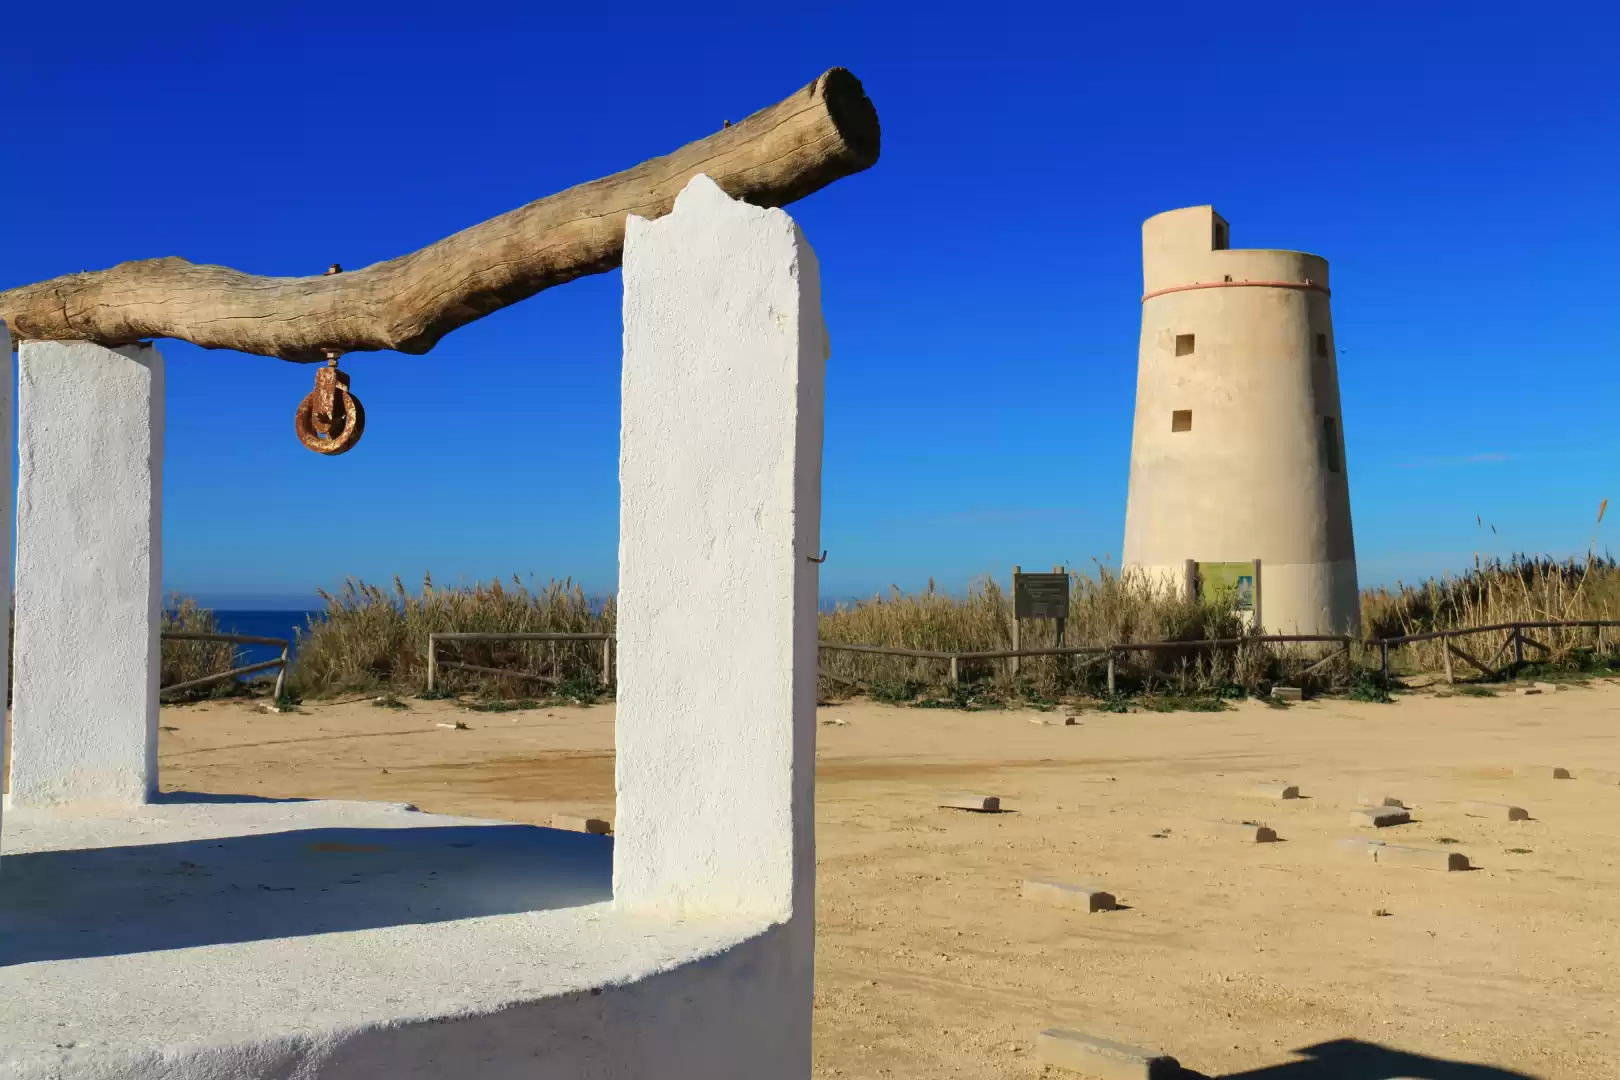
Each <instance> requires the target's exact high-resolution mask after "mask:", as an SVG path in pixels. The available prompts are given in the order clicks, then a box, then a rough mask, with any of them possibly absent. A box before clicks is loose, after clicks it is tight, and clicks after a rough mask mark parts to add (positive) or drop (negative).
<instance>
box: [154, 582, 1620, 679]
mask: <svg viewBox="0 0 1620 1080" xmlns="http://www.w3.org/2000/svg"><path fill="white" fill-rule="evenodd" d="M1071 590H1072V591H1071V602H1070V613H1071V614H1070V618H1069V620H1068V624H1067V627H1066V634H1065V644H1068V645H1105V644H1111V643H1117V642H1146V641H1176V642H1187V643H1188V647H1187V648H1186V649H1178V650H1174V651H1170V652H1164V653H1155V654H1148V653H1137V654H1134V655H1133V660H1132V662H1131V663H1129V664H1121V666H1120V667H1119V669H1118V672H1117V676H1118V677H1117V686H1118V688H1119V691H1120V693H1121V694H1129V695H1136V696H1140V697H1144V698H1145V699H1146V702H1147V703H1148V704H1150V705H1151V704H1152V703H1153V702H1154V701H1155V700H1157V701H1170V702H1182V703H1190V702H1193V701H1194V700H1198V701H1205V702H1207V701H1210V700H1217V701H1218V700H1219V699H1221V698H1225V697H1233V696H1240V695H1242V694H1245V693H1256V692H1263V691H1264V690H1266V689H1267V688H1268V687H1269V686H1270V685H1272V684H1275V683H1277V682H1289V683H1293V682H1295V681H1297V679H1298V676H1299V673H1300V671H1301V669H1302V668H1303V667H1305V666H1306V665H1307V664H1308V663H1310V662H1311V661H1314V660H1315V659H1317V657H1318V656H1319V655H1320V653H1317V652H1313V651H1312V647H1310V646H1304V647H1286V646H1282V647H1280V646H1272V645H1267V644H1264V643H1261V642H1255V641H1245V642H1244V643H1243V644H1241V645H1239V646H1237V647H1236V648H1231V647H1222V648H1216V649H1211V648H1205V647H1200V646H1198V644H1197V643H1198V642H1200V641H1206V640H1209V639H1212V638H1234V637H1243V636H1244V634H1243V631H1242V628H1241V626H1240V624H1239V622H1238V621H1237V619H1236V617H1235V616H1233V615H1232V614H1231V613H1229V612H1223V611H1219V610H1216V609H1213V608H1207V607H1203V606H1201V605H1199V604H1198V603H1196V602H1192V601H1189V600H1187V599H1185V598H1183V597H1181V596H1180V595H1178V594H1177V593H1176V591H1175V590H1173V589H1171V588H1169V587H1166V586H1162V585H1159V584H1157V583H1155V582H1154V581H1152V580H1149V579H1145V578H1138V577H1133V576H1130V575H1126V576H1123V577H1122V576H1120V575H1117V574H1114V573H1111V572H1109V571H1108V570H1106V569H1105V568H1102V567H1100V566H1099V567H1097V568H1096V569H1095V570H1094V572H1093V573H1092V574H1089V575H1087V574H1075V575H1074V576H1073V583H1072V586H1071ZM322 596H323V598H324V599H325V601H326V605H327V609H326V613H325V616H324V617H321V618H317V619H314V620H312V621H311V625H310V627H309V629H308V631H307V632H305V633H304V634H303V635H302V636H301V639H300V642H299V646H298V652H297V658H296V660H295V661H294V665H293V670H292V672H291V674H290V678H291V685H292V687H293V689H294V690H295V692H298V693H303V694H309V695H323V694H336V693H346V692H378V691H388V692H392V693H397V694H419V693H420V692H421V691H422V689H423V687H424V686H425V683H426V674H427V671H426V656H425V646H426V642H427V635H428V634H429V633H431V632H451V631H462V632H478V631H483V632H552V633H556V632H572V633H583V632H589V633H612V632H613V631H614V621H615V620H614V605H613V601H612V599H611V598H606V599H603V600H597V601H593V600H592V599H590V598H588V597H587V596H586V595H585V593H584V592H583V591H582V590H581V589H580V588H579V587H578V586H577V585H574V584H573V583H572V582H571V581H551V582H549V583H547V584H546V585H544V586H540V587H533V588H526V587H525V586H524V585H523V584H522V583H521V582H520V581H519V580H518V579H516V578H514V579H513V581H512V584H511V585H504V584H502V583H501V582H498V581H497V582H493V583H491V584H487V585H476V586H473V587H470V588H449V589H440V588H435V587H434V585H433V583H432V581H431V580H427V581H425V582H424V585H423V589H422V592H421V594H420V595H412V594H411V593H408V592H407V591H406V590H405V588H404V586H403V584H402V583H401V582H400V581H398V580H397V579H396V580H395V581H394V583H393V588H392V589H391V590H384V589H381V588H378V587H376V586H372V585H367V584H365V583H363V582H359V581H350V582H349V583H348V584H347V586H346V587H345V588H344V589H343V590H342V591H341V592H340V593H338V594H336V595H327V594H325V593H323V594H322ZM183 610H184V612H185V614H184V615H182V616H181V618H182V619H185V620H190V622H189V623H188V628H196V627H198V626H200V625H202V623H201V622H200V621H199V620H202V619H204V618H206V616H207V613H206V612H199V611H197V610H196V608H195V606H194V605H189V606H186V607H185V608H184V609H183ZM1362 612H1363V620H1364V629H1365V632H1366V633H1367V635H1368V636H1369V637H1372V636H1390V635H1398V634H1408V633H1419V632H1423V631H1426V630H1433V629H1444V628H1450V627H1466V626H1479V625H1486V624H1491V623H1499V622H1513V621H1537V620H1568V619H1599V618H1606V619H1620V567H1617V565H1616V563H1615V562H1614V561H1613V560H1612V559H1609V558H1606V557H1595V556H1594V557H1593V558H1590V559H1586V560H1575V561H1565V562H1558V561H1554V560H1551V559H1536V558H1526V557H1518V558H1513V559H1509V560H1507V561H1505V562H1487V561H1480V562H1478V563H1477V564H1476V565H1475V566H1474V567H1473V568H1471V569H1470V570H1469V571H1468V572H1466V573H1464V574H1462V575H1460V576H1456V577H1446V578H1438V579H1433V580H1429V581H1425V582H1422V583H1420V584H1417V585H1411V586H1408V585H1400V586H1397V588H1395V589H1373V590H1369V591H1367V592H1366V593H1364V594H1363V597H1362ZM1055 634H1056V627H1055V624H1053V623H1051V622H1026V623H1025V624H1024V626H1023V629H1022V635H1023V636H1022V644H1023V646H1024V647H1026V648H1040V647H1044V646H1050V645H1054V644H1056V640H1055ZM1531 636H1532V637H1535V638H1536V639H1537V640H1539V641H1541V642H1544V643H1545V644H1547V645H1548V646H1549V648H1550V649H1551V652H1550V654H1549V655H1548V656H1546V657H1540V656H1538V655H1536V652H1535V650H1531V651H1530V652H1529V654H1528V656H1529V658H1531V659H1534V660H1537V661H1541V663H1539V664H1538V667H1537V673H1541V672H1546V671H1549V670H1566V671H1583V670H1584V671H1590V670H1593V669H1595V668H1603V669H1605V670H1607V668H1608V664H1609V658H1608V655H1604V656H1601V657H1600V656H1599V655H1598V654H1597V651H1596V650H1595V648H1594V646H1595V645H1596V643H1597V639H1596V635H1595V632H1594V631H1592V630H1585V631H1543V632H1539V633H1533V634H1532V635H1531ZM821 637H822V639H823V640H825V641H833V642H845V643H852V644H863V645H884V646H891V647H899V648H910V649H921V650H927V651H935V652H980V651H995V650H1002V649H1010V648H1011V647H1012V604H1011V599H1010V597H1008V596H1007V595H1006V594H1004V593H1003V591H1002V590H1001V588H1000V587H999V586H998V585H997V584H996V582H995V581H994V580H993V579H990V578H985V579H984V580H982V581H980V582H978V583H977V584H975V585H974V586H973V587H972V588H971V589H969V590H968V592H967V594H966V595H964V596H959V597H953V596H948V595H945V594H944V593H941V592H939V591H938V590H937V589H935V588H934V586H933V585H932V583H930V585H929V587H928V588H927V589H926V590H924V591H922V592H919V593H913V594H904V593H901V592H900V590H899V589H892V590H891V591H890V593H889V594H888V595H886V596H877V597H873V598H872V599H871V600H867V601H863V602H861V603H857V604H851V605H841V606H840V607H838V608H837V609H835V610H833V611H829V612H824V613H822V615H821ZM1617 638H1620V630H1614V631H1610V632H1609V633H1608V635H1607V643H1608V644H1610V645H1611V646H1612V644H1613V643H1614V642H1615V640H1616V639H1617ZM1505 640H1506V634H1505V633H1499V634H1492V635H1480V636H1479V637H1476V638H1472V639H1467V640H1464V641H1461V642H1460V644H1461V645H1462V646H1463V647H1464V648H1466V649H1468V650H1469V651H1470V652H1473V653H1474V654H1475V655H1476V656H1480V657H1481V659H1485V660H1487V661H1489V659H1490V658H1491V657H1492V656H1493V655H1494V654H1495V653H1496V652H1497V651H1498V650H1499V649H1500V648H1501V646H1502V645H1503V643H1504V642H1505ZM208 648H211V649H213V648H216V647H212V646H210V647H208ZM220 648H228V647H220ZM197 651H199V652H200V650H197ZM169 656H170V652H169V647H166V648H165V676H164V678H165V681H166V682H167V681H170V678H171V676H170V668H169ZM441 659H459V660H461V661H463V662H465V663H470V664H474V665H478V666H481V667H494V668H506V669H511V670H514V671H525V672H529V673H536V674H543V675H548V676H550V677H551V681H550V682H549V683H545V684H538V683H534V682H527V681H521V680H517V679H504V678H498V677H489V676H483V675H475V674H471V673H465V672H455V671H450V670H444V671H441V680H440V681H441V685H442V686H443V687H444V691H445V692H446V693H456V694H477V695H480V696H485V697H494V698H503V699H508V700H512V699H529V698H540V699H545V698H547V697H550V698H553V699H555V698H557V697H564V698H571V699H575V700H591V699H592V698H594V697H595V696H597V695H599V694H602V693H605V688H603V687H602V686H601V685H600V681H599V680H600V672H601V651H600V645H598V644H597V643H595V642H585V643H577V644H569V643H555V644H554V643H518V642H508V643H476V644H466V645H462V646H458V647H456V648H455V649H454V651H453V652H452V651H451V650H450V649H448V648H447V649H445V651H443V652H442V653H441ZM821 659H822V666H823V669H824V671H825V672H827V673H829V674H830V675H833V676H838V677H840V678H837V679H823V680H822V692H823V694H824V695H826V696H828V697H834V696H839V695H848V694H849V693H851V692H853V690H852V683H851V682H850V681H848V680H853V681H854V683H853V685H858V686H859V687H860V688H861V692H865V693H868V694H870V695H871V696H872V697H875V698H878V699H880V700H888V701H917V702H919V703H938V704H947V705H964V706H970V707H971V706H973V705H975V704H983V705H991V704H1000V703H1004V702H1008V701H1013V700H1022V701H1026V702H1032V703H1035V704H1041V703H1045V702H1055V701H1057V700H1060V699H1065V698H1069V699H1073V698H1102V697H1105V696H1106V690H1105V686H1106V682H1105V676H1104V667H1103V664H1102V662H1101V661H1100V660H1096V659H1090V658H1073V659H1070V658H1056V657H1040V658H1030V659H1025V660H1024V661H1023V663H1022V665H1021V671H1020V672H1019V675H1018V676H1017V677H1016V678H1014V677H1013V676H1012V675H1011V674H1010V672H1009V670H1008V665H1007V663H1006V662H1005V661H1001V660H993V661H979V662H964V663H963V665H962V670H961V676H962V684H961V685H958V686H953V685H951V684H950V682H949V678H948V669H947V665H946V664H945V663H943V662H940V661H932V660H921V659H908V658H903V657H882V656H872V655H863V654H855V653H839V652H831V651H828V652H823V654H822V658H821ZM1361 659H1362V661H1363V663H1366V662H1371V661H1372V659H1373V658H1372V657H1371V656H1366V657H1362V658H1361ZM1393 660H1394V666H1395V668H1396V670H1397V671H1407V672H1410V671H1420V670H1422V671H1437V670H1439V668H1440V664H1441V654H1440V652H1439V646H1438V645H1437V644H1435V643H1420V644H1417V645H1413V646H1406V647H1402V648H1400V649H1397V650H1395V653H1394V657H1393ZM227 661H228V657H226V656H225V655H224V653H223V652H219V651H218V649H216V652H215V653H214V654H213V656H212V657H211V659H210V660H209V661H208V663H210V664H211V665H212V666H211V667H209V670H216V671H217V670H222V668H223V667H224V666H225V664H226V662H227ZM1465 673H1466V672H1465V670H1463V669H1461V668H1459V674H1460V675H1461V674H1465ZM179 677H180V676H179V673H178V672H175V673H174V678H175V679H178V678H179ZM841 680H842V681H841ZM1317 686H1318V688H1321V689H1329V690H1338V691H1350V692H1352V693H1357V694H1367V695H1372V696H1375V697H1376V696H1380V693H1379V692H1378V691H1377V690H1376V689H1374V688H1372V687H1370V686H1369V679H1368V676H1367V672H1366V669H1365V668H1364V667H1358V666H1351V665H1345V664H1342V663H1336V664H1334V665H1330V667H1329V668H1328V669H1327V670H1326V671H1324V672H1323V673H1322V674H1321V677H1320V678H1319V679H1318V680H1317Z"/></svg>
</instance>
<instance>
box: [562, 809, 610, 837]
mask: <svg viewBox="0 0 1620 1080" xmlns="http://www.w3.org/2000/svg"><path fill="white" fill-rule="evenodd" d="M551 827H552V828H553V829H562V830H564V831H566V832H588V833H595V834H596V835H597V836H606V835H608V834H609V833H611V832H612V831H613V822H611V821H604V820H603V819H602V818H594V817H575V816H574V815H572V814H557V815H555V816H554V817H552V819H551Z"/></svg>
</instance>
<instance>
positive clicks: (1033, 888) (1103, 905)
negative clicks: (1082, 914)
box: [1024, 878, 1119, 911]
mask: <svg viewBox="0 0 1620 1080" xmlns="http://www.w3.org/2000/svg"><path fill="white" fill-rule="evenodd" d="M1024 899H1025V900H1035V901H1038V902H1040V903H1043V904H1053V905H1055V906H1057V907H1070V908H1079V909H1080V910H1081V911H1113V910H1115V909H1116V908H1118V907H1119V903H1118V901H1116V900H1115V899H1114V894H1113V893H1111V892H1105V891H1103V890H1102V889H1099V888H1097V887H1096V886H1095V885H1070V884H1067V883H1066V882H1062V881H1048V880H1046V879H1044V878H1029V879H1027V880H1026V881H1025V882H1024Z"/></svg>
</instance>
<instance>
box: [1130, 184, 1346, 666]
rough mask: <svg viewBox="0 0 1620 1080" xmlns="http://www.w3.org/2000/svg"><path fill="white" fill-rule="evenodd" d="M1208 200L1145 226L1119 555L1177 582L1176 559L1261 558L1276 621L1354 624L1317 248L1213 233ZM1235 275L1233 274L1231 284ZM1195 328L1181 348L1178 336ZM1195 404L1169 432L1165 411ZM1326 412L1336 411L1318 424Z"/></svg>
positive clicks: (1267, 619) (1332, 351)
mask: <svg viewBox="0 0 1620 1080" xmlns="http://www.w3.org/2000/svg"><path fill="white" fill-rule="evenodd" d="M1225 231H1226V222H1225V221H1224V220H1223V219H1222V218H1221V217H1220V215H1218V214H1216V213H1215V211H1214V209H1213V208H1212V207H1208V206H1196V207H1187V208H1184V209H1180V210H1171V211H1167V212H1166V213H1163V214H1158V215H1156V216H1154V217H1152V218H1149V219H1148V220H1147V222H1145V223H1144V224H1143V226H1142V258H1143V282H1144V292H1145V293H1149V294H1151V293H1155V292H1158V291H1159V290H1162V289H1179V288H1180V287H1182V286H1187V285H1195V284H1203V285H1210V286H1214V287H1210V288H1199V289H1182V290H1181V291H1174V292H1168V293H1164V294H1162V295H1157V296H1150V297H1149V298H1148V299H1146V300H1145V301H1144V302H1143V304H1142V337H1141V350H1140V358H1139V364H1138V369H1137V383H1136V421H1135V427H1134V430H1133V432H1132V441H1131V476H1130V494H1129V497H1128V500H1127V503H1126V511H1125V545H1124V551H1123V562H1124V564H1125V566H1126V568H1127V569H1132V570H1138V571H1145V572H1148V573H1151V574H1153V575H1154V576H1157V577H1161V578H1162V579H1163V580H1165V581H1167V582H1173V583H1175V585H1176V587H1177V588H1178V590H1179V588H1180V587H1181V583H1182V582H1184V581H1185V569H1184V567H1185V561H1186V560H1187V559H1195V560H1198V561H1201V562H1246V561H1248V560H1250V559H1259V560H1261V568H1260V595H1261V599H1260V607H1261V619H1262V620H1263V622H1264V624H1265V629H1266V630H1268V631H1271V632H1272V633H1336V634H1342V633H1346V632H1349V633H1356V632H1358V631H1359V630H1360V626H1361V611H1360V598H1359V592H1358V590H1357V587H1356V564H1355V541H1354V538H1353V535H1352V531H1351V525H1350V484H1349V468H1348V464H1347V462H1346V455H1345V449H1344V422H1343V416H1342V415H1341V409H1340V402H1339V371H1338V364H1337V362H1336V357H1337V354H1338V350H1337V347H1336V345H1335V344H1334V340H1333V319H1332V313H1331V311H1330V308H1329V303H1328V297H1327V295H1326V294H1324V293H1323V292H1321V291H1319V290H1315V289H1299V288H1276V287H1263V286H1244V285H1242V284H1241V283H1242V282H1245V281H1251V282H1254V281H1280V282H1292V283H1303V282H1305V281H1307V280H1309V281H1312V282H1314V283H1316V284H1317V285H1321V286H1326V285H1327V284H1328V264H1327V261H1326V260H1325V259H1322V258H1320V257H1319V256H1316V255H1308V254H1305V253H1302V252H1297V251H1269V250H1248V249H1230V248H1226V247H1222V246H1219V243H1218V241H1217V234H1219V235H1220V236H1222V237H1224V234H1225ZM1228 283H1231V287H1228ZM1187 335H1190V336H1191V339H1192V340H1191V342H1190V344H1191V347H1192V348H1191V352H1187V353H1183V354H1180V355H1178V345H1177V339H1178V338H1182V337H1184V336H1187ZM1178 411H1186V412H1188V413H1190V414H1191V417H1190V420H1191V429H1190V430H1175V427H1176V425H1175V424H1174V423H1173V422H1172V418H1173V416H1174V414H1175V413H1176V412H1178ZM1324 419H1326V420H1328V421H1331V430H1332V435H1331V437H1329V436H1328V435H1327V434H1326V428H1325V426H1324Z"/></svg>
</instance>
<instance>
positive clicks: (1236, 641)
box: [821, 619, 1620, 694]
mask: <svg viewBox="0 0 1620 1080" xmlns="http://www.w3.org/2000/svg"><path fill="white" fill-rule="evenodd" d="M1614 626H1620V620H1613V619H1578V620H1550V619H1549V620H1542V621H1535V622H1514V623H1493V624H1491V625H1489V626H1468V627H1459V628H1456V629H1449V630H1431V631H1428V632H1427V633H1422V634H1404V635H1401V636H1398V637H1388V638H1356V637H1352V636H1350V635H1348V634H1256V635H1253V636H1250V637H1241V638H1211V639H1204V640H1197V641H1138V642H1119V643H1116V644H1112V645H1071V646H1058V647H1054V648H1042V649H997V650H993V651H988V652H936V651H931V650H928V649H899V648H888V647H886V646H883V645H845V644H841V643H839V642H832V641H823V642H821V648H822V649H824V650H827V651H829V652H851V653H869V654H872V655H876V656H901V657H909V658H912V659H917V660H936V661H939V662H941V663H945V664H948V665H949V671H950V680H951V683H952V684H953V685H954V684H957V683H960V682H961V664H962V661H964V660H1005V659H1012V658H1014V657H1019V658H1022V657H1028V656H1087V657H1106V658H1107V663H1108V692H1109V693H1110V694H1112V693H1114V685H1115V668H1116V662H1117V660H1118V658H1119V657H1121V656H1124V655H1126V654H1128V653H1131V652H1170V651H1175V650H1178V649H1215V648H1234V647H1236V646H1239V645H1244V644H1261V643H1264V644H1303V643H1318V644H1337V645H1338V646H1340V647H1339V648H1337V649H1335V650H1333V651H1332V652H1331V653H1330V654H1329V655H1328V656H1325V657H1323V658H1322V659H1320V660H1318V661H1316V662H1315V663H1313V664H1311V665H1310V666H1309V667H1307V668H1306V669H1305V670H1304V671H1302V672H1301V673H1300V677H1301V678H1303V677H1304V676H1306V675H1310V674H1312V673H1313V672H1315V671H1318V670H1320V669H1321V668H1323V667H1326V666H1327V665H1328V664H1329V663H1330V662H1332V661H1333V660H1336V659H1339V658H1340V657H1343V658H1344V659H1346V660H1349V659H1350V658H1351V652H1352V650H1353V649H1354V648H1355V647H1356V646H1357V645H1360V646H1362V647H1363V648H1366V649H1376V650H1377V652H1378V657H1379V665H1378V668H1379V676H1380V678H1381V679H1382V681H1383V684H1384V685H1385V686H1386V687H1387V686H1388V685H1389V683H1390V670H1389V650H1390V649H1391V648H1395V647H1399V646H1401V645H1409V644H1413V643H1416V642H1420V641H1433V640H1437V639H1439V640H1442V641H1443V642H1444V645H1445V648H1444V649H1443V650H1442V653H1441V655H1442V657H1443V659H1444V661H1445V677H1446V682H1447V683H1453V682H1455V681H1456V679H1455V676H1454V675H1453V673H1452V668H1451V659H1452V657H1453V656H1456V657H1458V658H1459V659H1461V660H1463V661H1465V662H1466V663H1468V664H1470V665H1472V666H1473V667H1475V668H1477V669H1479V671H1480V672H1482V673H1483V674H1485V675H1486V676H1488V677H1489V678H1493V679H1495V678H1501V677H1502V676H1503V675H1504V674H1506V673H1507V672H1508V671H1510V670H1517V669H1518V668H1520V667H1522V666H1523V665H1524V662H1525V660H1524V648H1525V646H1526V645H1529V646H1531V647H1532V648H1536V649H1540V650H1542V652H1543V655H1550V654H1551V653H1552V652H1553V649H1552V648H1551V647H1550V646H1548V645H1545V644H1543V643H1542V642H1539V641H1537V640H1535V639H1534V638H1532V637H1529V636H1528V635H1527V634H1526V633H1525V631H1526V630H1536V629H1570V630H1575V629H1595V630H1596V631H1597V642H1598V650H1599V651H1600V652H1601V651H1603V649H1604V638H1603V632H1604V629H1605V628H1607V627H1614ZM1503 631H1507V632H1508V633H1509V636H1508V640H1507V641H1506V642H1504V643H1503V645H1502V647H1501V648H1500V649H1498V650H1497V652H1496V655H1495V656H1493V657H1492V658H1491V663H1490V664H1485V663H1481V662H1480V661H1479V660H1478V659H1476V658H1475V657H1474V656H1471V655H1470V654H1469V653H1467V652H1465V651H1464V650H1462V649H1460V648H1458V647H1457V646H1456V645H1453V644H1452V639H1453V638H1459V637H1469V636H1471V635H1475V634H1489V633H1502V632H1503ZM1509 647H1511V648H1512V649H1513V663H1512V664H1511V665H1510V667H1507V668H1502V669H1500V670H1498V669H1497V668H1495V667H1493V666H1492V665H1495V664H1498V663H1499V662H1500V661H1501V658H1502V655H1503V654H1504V653H1505V652H1506V651H1507V650H1508V648H1509ZM821 675H822V677H824V678H828V679H831V680H833V681H834V682H842V683H846V684H850V685H857V684H858V682H859V680H856V679H850V678H847V677H845V676H842V675H834V674H833V673H832V672H830V671H827V670H826V669H822V670H821Z"/></svg>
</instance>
